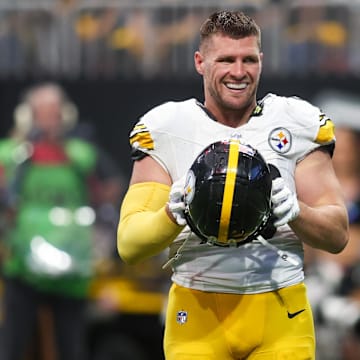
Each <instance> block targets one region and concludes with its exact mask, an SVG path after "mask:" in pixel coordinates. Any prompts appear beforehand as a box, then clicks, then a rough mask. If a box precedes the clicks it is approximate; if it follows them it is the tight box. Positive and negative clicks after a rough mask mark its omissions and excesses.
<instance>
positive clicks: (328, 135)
mask: <svg viewBox="0 0 360 360" xmlns="http://www.w3.org/2000/svg"><path fill="white" fill-rule="evenodd" d="M334 139H335V125H334V123H333V122H332V120H330V119H329V118H328V117H326V115H321V116H320V128H319V132H318V133H317V136H316V139H315V142H317V143H318V144H329V143H331V142H333V141H334Z"/></svg>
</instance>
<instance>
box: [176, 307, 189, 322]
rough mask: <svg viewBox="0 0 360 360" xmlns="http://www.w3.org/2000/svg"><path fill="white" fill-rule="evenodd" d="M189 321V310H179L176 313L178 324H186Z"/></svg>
mask: <svg viewBox="0 0 360 360" xmlns="http://www.w3.org/2000/svg"><path fill="white" fill-rule="evenodd" d="M186 321H187V311H183V310H182V311H178V313H177V315H176V322H177V323H178V324H181V325H183V324H185V323H186Z"/></svg>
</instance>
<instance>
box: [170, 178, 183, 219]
mask: <svg viewBox="0 0 360 360" xmlns="http://www.w3.org/2000/svg"><path fill="white" fill-rule="evenodd" d="M185 180H186V177H185V176H183V177H182V178H180V179H179V180H177V181H175V182H174V183H173V184H172V186H171V189H170V195H169V201H168V208H169V211H170V212H171V214H172V216H173V217H174V219H175V221H176V222H177V224H178V225H181V226H184V225H186V220H185V213H184V210H185V203H184V196H185Z"/></svg>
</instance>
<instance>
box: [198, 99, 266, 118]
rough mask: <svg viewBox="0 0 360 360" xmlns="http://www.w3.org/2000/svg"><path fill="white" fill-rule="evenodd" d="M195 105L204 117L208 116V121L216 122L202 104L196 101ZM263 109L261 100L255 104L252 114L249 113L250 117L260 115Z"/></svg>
mask: <svg viewBox="0 0 360 360" xmlns="http://www.w3.org/2000/svg"><path fill="white" fill-rule="evenodd" d="M196 104H197V105H198V106H199V107H200V108H201V109H202V110H203V111H204V112H205V113H206V115H208V116H209V118H210V119H212V120H214V121H216V122H217V119H216V117H215V116H214V115H213V114H212V113H211V112H210V110H209V109H207V108H206V106H205V105H204V104H203V103H201V102H200V101H198V100H196ZM263 108H264V101H263V99H262V100H258V101H257V102H256V106H255V108H254V110H253V112H252V113H251V117H253V116H260V115H262V112H263Z"/></svg>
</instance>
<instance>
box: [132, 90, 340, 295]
mask: <svg viewBox="0 0 360 360" xmlns="http://www.w3.org/2000/svg"><path fill="white" fill-rule="evenodd" d="M234 136H236V137H239V138H240V140H241V141H242V142H243V143H246V144H249V145H251V146H252V147H254V148H255V149H257V150H258V151H259V152H260V154H261V155H262V156H263V157H264V159H265V160H266V161H267V162H268V163H271V164H273V165H275V166H276V167H277V168H278V169H279V170H280V173H281V176H282V177H283V178H284V179H285V181H286V183H287V185H288V186H289V187H290V189H292V190H293V191H296V189H295V181H294V172H295V167H296V164H297V163H298V162H299V161H301V160H302V159H303V158H304V157H305V156H306V155H307V154H309V153H310V152H311V151H313V150H314V149H316V148H318V147H319V146H324V145H332V144H334V142H335V137H334V126H333V123H332V121H331V120H330V119H329V118H327V117H326V115H325V114H323V113H322V112H321V110H320V109H319V108H317V107H315V106H313V105H311V104H310V103H308V102H306V101H304V100H301V99H299V98H296V97H282V96H277V95H274V94H268V95H267V96H266V97H265V98H264V99H263V100H262V101H261V102H259V105H258V106H257V108H256V110H255V111H254V113H253V116H252V117H251V118H250V120H249V121H248V122H247V123H246V124H244V125H241V126H239V127H238V128H232V127H228V126H225V125H223V124H220V123H219V122H217V121H216V120H214V119H212V118H211V117H210V116H209V114H208V113H207V112H206V111H205V110H204V108H203V106H202V105H201V104H199V103H198V102H197V100H196V99H189V100H186V101H182V102H167V103H165V104H162V105H160V106H157V107H155V108H153V109H152V110H150V111H149V112H147V113H146V114H145V115H144V116H143V117H142V118H141V119H140V121H139V122H138V123H137V124H136V125H135V127H134V129H133V130H132V132H131V133H130V143H131V145H132V149H133V152H134V154H135V153H139V152H140V153H145V154H147V155H150V156H152V157H153V158H154V159H155V160H156V161H157V162H159V164H161V166H162V167H163V168H164V169H165V170H166V171H167V172H168V173H169V174H170V176H171V178H172V180H173V181H176V180H177V179H179V178H181V177H182V176H183V175H185V174H186V173H187V171H188V170H189V168H190V167H191V165H192V163H193V162H194V160H195V159H196V157H197V155H198V154H199V153H200V152H201V151H202V150H203V149H204V148H205V147H207V146H208V145H209V144H211V143H213V142H216V141H220V140H224V139H229V138H230V137H234ZM268 242H269V243H270V246H266V245H264V244H263V243H260V242H259V241H257V240H255V241H252V242H250V243H247V244H243V245H240V246H239V247H220V246H214V245H210V244H206V243H202V242H201V240H200V239H199V238H198V237H197V236H196V235H195V234H194V233H192V232H191V230H190V228H189V227H185V228H184V230H183V231H182V232H181V234H180V235H179V236H178V238H177V239H176V240H175V241H174V242H173V244H172V245H171V246H170V253H169V256H170V258H173V261H172V262H171V266H172V268H173V276H172V280H173V281H174V282H175V283H177V284H179V285H181V286H185V287H190V288H193V289H198V290H204V291H214V292H226V293H241V294H245V293H259V292H266V291H272V290H275V289H278V288H282V287H285V286H288V285H293V284H296V283H299V282H300V281H302V280H303V279H304V273H303V246H302V243H301V242H300V240H299V239H298V238H297V237H296V235H295V234H294V233H293V231H292V230H291V229H290V227H289V226H288V225H284V226H281V227H279V228H278V229H277V232H276V234H275V235H274V236H273V237H272V238H271V239H269V240H268ZM175 254H176V256H175V258H174V255H175ZM279 254H280V255H285V256H280V255H279ZM286 257H287V259H286Z"/></svg>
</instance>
